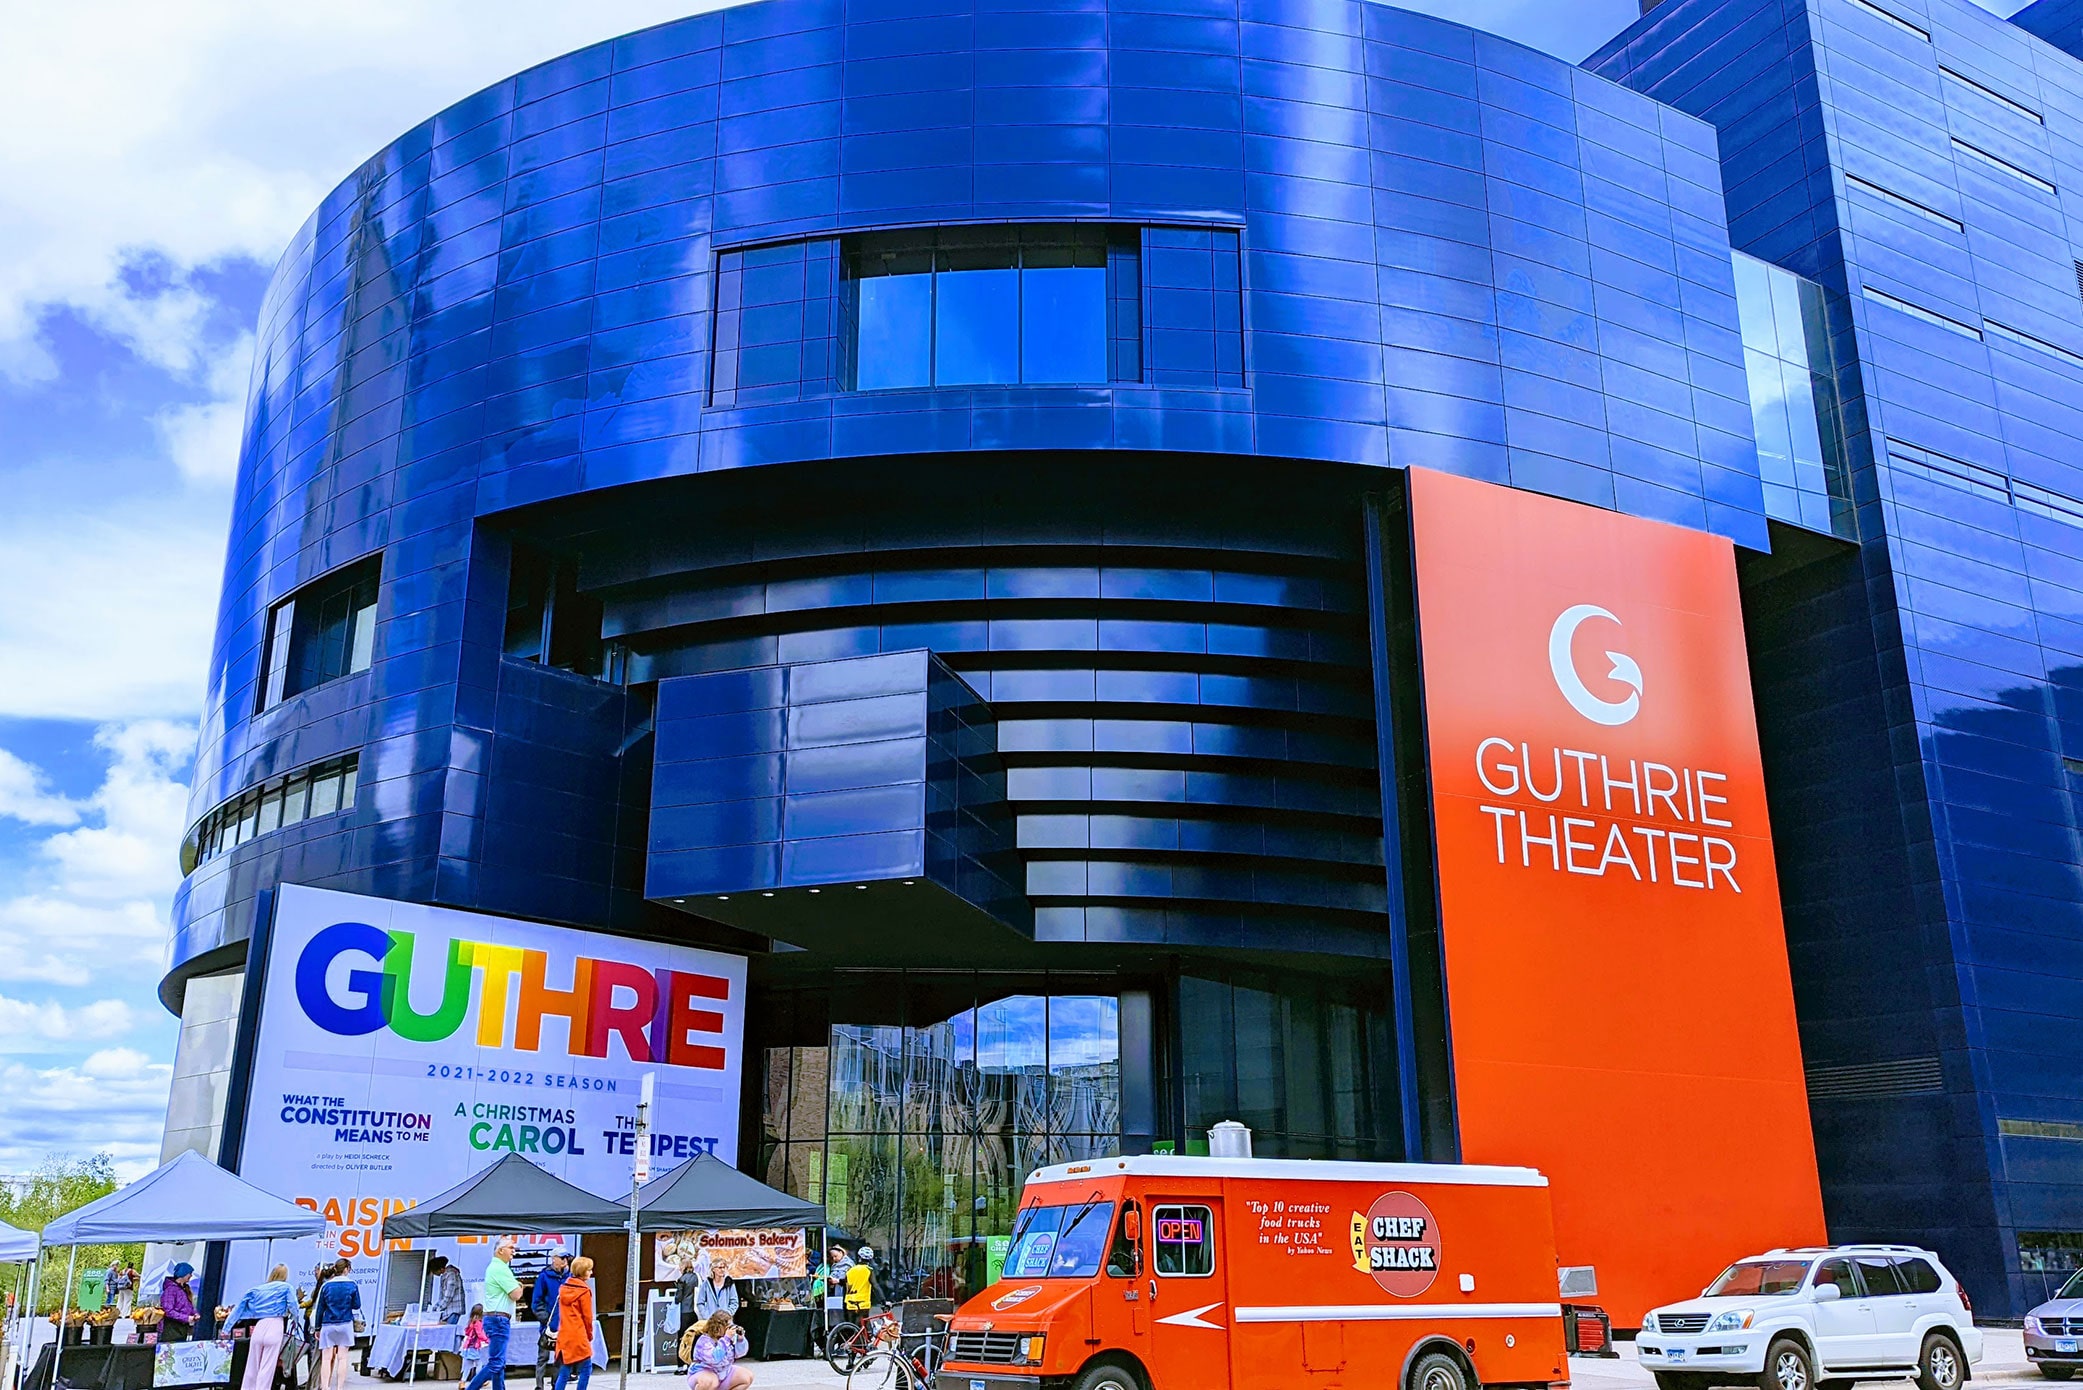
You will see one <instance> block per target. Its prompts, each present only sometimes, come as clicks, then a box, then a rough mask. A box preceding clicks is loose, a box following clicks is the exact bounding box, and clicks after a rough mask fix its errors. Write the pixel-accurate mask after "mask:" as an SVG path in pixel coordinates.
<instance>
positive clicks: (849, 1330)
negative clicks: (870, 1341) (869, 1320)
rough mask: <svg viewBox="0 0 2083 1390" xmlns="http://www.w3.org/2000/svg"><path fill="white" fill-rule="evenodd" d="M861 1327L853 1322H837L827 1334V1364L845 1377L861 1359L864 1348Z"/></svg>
mask: <svg viewBox="0 0 2083 1390" xmlns="http://www.w3.org/2000/svg"><path fill="white" fill-rule="evenodd" d="M860 1340H861V1329H860V1325H859V1324H857V1323H851V1322H835V1323H833V1324H832V1330H831V1331H829V1332H827V1333H825V1364H826V1365H828V1366H830V1367H831V1368H832V1369H833V1370H835V1371H837V1372H838V1373H839V1374H840V1375H845V1374H846V1373H847V1372H849V1371H851V1370H852V1369H853V1367H854V1363H855V1362H856V1361H858V1360H860V1359H861V1352H862V1350H863V1348H862V1347H861V1346H860V1345H859V1343H860Z"/></svg>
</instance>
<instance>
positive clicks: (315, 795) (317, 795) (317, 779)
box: [311, 772, 340, 816]
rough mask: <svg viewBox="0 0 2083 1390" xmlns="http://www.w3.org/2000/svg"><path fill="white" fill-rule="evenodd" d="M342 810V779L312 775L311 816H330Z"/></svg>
mask: <svg viewBox="0 0 2083 1390" xmlns="http://www.w3.org/2000/svg"><path fill="white" fill-rule="evenodd" d="M339 809H340V779H339V777H338V776H337V775H334V774H330V773H325V772H316V773H313V774H312V775H311V814H312V815H314V816H330V815H331V814H333V812H335V811H337V810H339Z"/></svg>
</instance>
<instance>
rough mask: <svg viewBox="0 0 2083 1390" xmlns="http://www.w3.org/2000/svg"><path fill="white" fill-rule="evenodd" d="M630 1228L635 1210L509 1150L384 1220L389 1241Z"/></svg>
mask: <svg viewBox="0 0 2083 1390" xmlns="http://www.w3.org/2000/svg"><path fill="white" fill-rule="evenodd" d="M628 1229H629V1210H628V1208H626V1207H624V1206H622V1205H621V1204H620V1203H618V1202H610V1201H609V1200H607V1198H605V1197H596V1196H594V1195H593V1194H592V1193H590V1192H588V1191H586V1189H585V1188H583V1187H577V1186H574V1185H573V1184H571V1183H568V1182H566V1181H565V1180H564V1179H562V1178H560V1177H558V1176H557V1175H556V1174H554V1173H550V1172H546V1171H545V1170H543V1169H542V1168H540V1167H537V1166H536V1165H535V1164H533V1163H530V1162H529V1161H528V1160H527V1159H525V1158H523V1157H521V1156H520V1155H519V1154H506V1155H505V1156H503V1157H502V1158H500V1160H499V1161H498V1162H497V1163H494V1164H492V1165H491V1166H490V1167H489V1168H484V1169H481V1170H480V1171H478V1172H476V1173H473V1174H471V1175H470V1176H469V1177H467V1178H465V1179H464V1180H463V1181H462V1182H459V1183H457V1184H456V1185H455V1186H454V1187H451V1188H450V1189H449V1190H448V1191H446V1192H443V1193H441V1194H440V1195H439V1196H436V1197H429V1198H428V1199H427V1200H426V1201H424V1202H421V1203H420V1204H419V1205H418V1206H416V1207H408V1208H407V1209H406V1210H404V1211H396V1212H392V1213H391V1214H390V1215H389V1216H386V1217H385V1218H384V1219H383V1238H384V1239H385V1240H419V1239H424V1238H425V1237H427V1236H500V1235H559V1236H565V1235H569V1236H583V1235H602V1234H605V1233H608V1232H613V1231H626V1230H628Z"/></svg>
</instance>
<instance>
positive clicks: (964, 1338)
mask: <svg viewBox="0 0 2083 1390" xmlns="http://www.w3.org/2000/svg"><path fill="white" fill-rule="evenodd" d="M1020 1337H1021V1334H1020V1333H1017V1332H957V1333H956V1334H955V1335H954V1336H952V1337H950V1338H949V1339H948V1348H947V1359H948V1360H950V1361H969V1362H976V1363H981V1364H984V1365H999V1366H1009V1365H1011V1364H1012V1360H1013V1357H1014V1356H1015V1355H1017V1354H1018V1352H1019V1350H1020Z"/></svg>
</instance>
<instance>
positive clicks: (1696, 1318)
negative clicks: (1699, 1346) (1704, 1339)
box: [1656, 1313, 1707, 1334]
mask: <svg viewBox="0 0 2083 1390" xmlns="http://www.w3.org/2000/svg"><path fill="white" fill-rule="evenodd" d="M1656 1330H1657V1331H1659V1332H1677V1333H1681V1334H1682V1333H1689V1332H1705V1331H1706V1330H1707V1315H1706V1314H1705V1313H1658V1314H1657V1315H1656Z"/></svg>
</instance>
